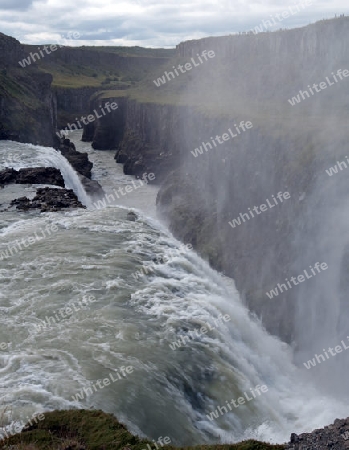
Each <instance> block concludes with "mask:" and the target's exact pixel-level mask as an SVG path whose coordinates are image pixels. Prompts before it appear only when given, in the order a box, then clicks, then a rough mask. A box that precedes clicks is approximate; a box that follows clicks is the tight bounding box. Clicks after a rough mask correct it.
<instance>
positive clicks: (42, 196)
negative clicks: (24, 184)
mask: <svg viewBox="0 0 349 450" xmlns="http://www.w3.org/2000/svg"><path fill="white" fill-rule="evenodd" d="M11 206H16V209H19V210H22V211H28V210H30V209H40V211H41V212H55V211H61V210H62V209H67V208H85V206H83V204H82V203H80V202H79V200H78V198H77V196H76V195H75V194H74V192H73V191H72V190H71V189H55V188H49V187H45V188H39V189H37V191H36V196H35V197H34V198H33V200H29V198H27V197H21V198H18V199H15V200H13V201H12V202H11Z"/></svg>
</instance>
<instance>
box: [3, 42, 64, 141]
mask: <svg viewBox="0 0 349 450" xmlns="http://www.w3.org/2000/svg"><path fill="white" fill-rule="evenodd" d="M27 56H28V55H27V54H26V52H25V51H23V48H22V46H21V44H20V43H19V42H18V41H17V40H16V39H13V38H11V37H9V36H6V35H4V34H2V33H0V67H1V68H2V69H1V70H0V139H11V140H15V141H20V142H31V143H33V144H40V145H47V146H51V145H52V144H53V133H54V131H55V127H56V120H57V117H56V116H57V114H56V100H55V96H54V94H53V93H52V91H51V82H52V76H51V75H50V74H47V73H43V72H40V71H39V70H38V69H37V68H36V67H35V64H31V65H29V66H27V67H21V66H20V65H19V61H22V60H23V59H24V58H26V57H27Z"/></svg>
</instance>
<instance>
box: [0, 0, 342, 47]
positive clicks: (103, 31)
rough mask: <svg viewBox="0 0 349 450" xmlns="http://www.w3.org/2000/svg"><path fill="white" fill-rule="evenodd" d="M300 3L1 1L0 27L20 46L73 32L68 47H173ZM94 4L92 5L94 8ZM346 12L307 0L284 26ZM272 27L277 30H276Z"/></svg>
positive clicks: (244, 27)
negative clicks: (74, 37)
mask: <svg viewBox="0 0 349 450" xmlns="http://www.w3.org/2000/svg"><path fill="white" fill-rule="evenodd" d="M300 2H301V0H290V1H286V2H285V1H284V0H219V1H218V0H191V1H189V0H121V1H120V2H115V0H99V1H98V3H96V1H95V0H85V1H84V3H83V4H81V3H76V2H72V1H71V0H1V3H0V17H1V19H0V29H1V31H2V32H3V33H5V34H9V35H11V36H14V37H16V38H17V39H19V40H20V41H21V42H23V43H27V44H43V43H47V42H49V41H56V40H57V39H58V36H62V35H63V36H66V35H67V33H68V32H69V31H71V32H72V31H77V32H79V33H80V35H81V40H80V41H75V42H72V45H96V44H98V45H141V46H148V47H174V46H175V45H176V44H178V43H179V42H181V41H183V40H188V39H197V38H201V37H204V36H210V35H212V36H214V35H215V36H217V35H224V34H230V33H234V32H239V31H248V30H250V29H251V28H253V27H255V26H256V25H258V24H259V23H260V22H261V21H262V20H266V19H268V18H270V16H271V15H275V14H277V13H280V12H282V11H285V10H286V9H287V8H288V6H293V5H294V4H298V3H300ZM96 5H97V6H96ZM335 13H337V14H342V13H345V14H349V7H348V6H347V3H344V0H334V1H330V0H318V1H317V0H313V5H311V6H308V7H307V8H306V9H304V11H302V12H301V13H299V14H297V15H294V16H292V17H291V18H288V19H285V20H283V21H282V24H280V27H283V28H288V27H295V26H301V25H307V24H308V23H311V22H315V21H316V20H319V19H322V18H330V17H333V16H334V15H335ZM276 28H278V27H276Z"/></svg>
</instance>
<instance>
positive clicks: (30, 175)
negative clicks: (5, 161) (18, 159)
mask: <svg viewBox="0 0 349 450" xmlns="http://www.w3.org/2000/svg"><path fill="white" fill-rule="evenodd" d="M11 183H14V184H51V185H53V186H60V187H64V179H63V177H62V174H61V172H60V171H59V170H58V169H56V168H54V167H29V168H25V169H20V170H18V171H17V170H15V169H11V168H7V169H5V170H2V171H1V172H0V185H2V186H4V185H6V184H11Z"/></svg>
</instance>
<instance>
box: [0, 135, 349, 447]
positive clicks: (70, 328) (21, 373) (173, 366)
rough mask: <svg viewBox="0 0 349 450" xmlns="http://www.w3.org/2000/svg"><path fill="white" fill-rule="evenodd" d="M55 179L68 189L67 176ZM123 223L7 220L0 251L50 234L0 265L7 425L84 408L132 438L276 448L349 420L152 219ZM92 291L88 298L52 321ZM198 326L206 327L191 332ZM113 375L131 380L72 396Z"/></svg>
mask: <svg viewBox="0 0 349 450" xmlns="http://www.w3.org/2000/svg"><path fill="white" fill-rule="evenodd" d="M1 145H4V144H2V143H0V150H1ZM11 145H12V144H7V146H10V147H11ZM13 145H14V146H15V147H16V146H17V145H19V144H13ZM16 148H17V147H16ZM12 151H14V150H12ZM33 152H34V153H35V152H36V155H39V156H38V158H39V157H40V158H41V161H44V162H45V164H46V163H48V162H49V161H50V164H53V163H57V164H60V158H59V157H58V159H56V158H55V157H53V155H52V152H51V150H48V151H47V149H45V150H41V148H40V147H39V148H38V147H33ZM45 158H47V160H46V159H45ZM60 168H61V167H60ZM66 176H67V179H68V178H69V177H71V183H72V185H73V184H75V182H76V180H75V178H74V176H72V175H71V173H70V169H69V171H68V175H66ZM75 187H76V186H75ZM80 199H81V198H80ZM127 213H128V209H126V208H119V207H108V208H105V209H103V210H98V211H96V210H79V211H70V212H59V213H54V214H53V213H49V214H41V215H39V214H37V215H34V216H30V217H27V216H25V217H24V216H20V217H17V216H14V213H8V214H9V215H8V225H7V226H5V227H4V228H3V229H2V233H1V234H0V248H2V246H6V244H7V243H8V242H9V240H11V241H12V240H15V239H22V238H23V237H24V236H26V235H29V234H30V233H31V232H32V231H33V230H34V229H44V228H45V227H46V226H49V225H50V224H52V223H55V224H56V225H57V227H58V231H57V232H55V233H54V234H52V235H51V236H49V237H48V238H47V239H46V240H43V241H40V242H37V243H36V244H35V245H31V246H29V247H27V248H23V250H22V251H21V252H19V253H17V254H14V255H13V256H11V258H7V259H5V260H3V261H1V267H0V274H1V295H0V311H1V314H0V343H1V342H8V343H9V347H8V348H7V349H6V350H5V351H0V379H1V383H0V402H1V404H2V405H3V406H4V407H6V406H10V407H11V410H12V411H13V415H12V419H13V420H20V419H22V418H24V417H26V416H28V415H29V414H32V413H34V412H41V411H47V410H52V409H56V408H68V407H85V408H89V407H94V408H100V409H103V410H104V411H106V412H112V413H114V414H115V415H116V416H117V417H118V418H119V419H121V420H122V421H124V422H125V423H126V424H127V425H128V426H129V427H130V429H131V430H132V431H134V432H136V433H138V434H139V433H142V434H145V435H147V436H149V437H151V438H154V439H157V438H158V437H159V436H161V435H162V436H169V437H170V438H171V440H172V442H173V443H174V444H177V445H189V444H199V443H205V442H217V441H219V440H222V441H229V442H232V441H237V440H241V439H244V438H248V437H254V438H259V439H265V440H272V441H277V442H283V441H286V440H288V438H289V435H290V433H291V432H294V431H295V432H297V433H300V432H301V431H310V430H312V429H313V428H315V427H319V426H323V425H326V424H328V423H330V422H331V421H333V419H335V418H336V417H344V416H346V415H348V414H347V407H346V405H344V404H341V403H340V402H338V401H335V400H333V399H331V398H328V397H324V396H322V395H321V394H320V393H319V392H317V391H316V389H315V388H314V387H313V386H312V383H311V380H310V379H309V378H308V373H306V371H305V370H301V369H298V368H297V367H296V366H295V365H293V364H292V350H291V348H290V347H288V346H287V345H286V344H284V343H282V342H280V341H279V340H278V339H276V338H275V337H272V336H270V335H268V333H267V332H266V331H265V330H264V329H263V327H262V326H261V324H260V323H259V322H258V321H257V320H255V319H254V318H253V317H251V315H250V314H249V312H248V310H247V309H246V308H245V306H244V305H243V304H242V302H241V299H240V297H239V294H238V292H237V291H236V288H235V286H234V283H233V282H232V280H228V279H227V278H226V277H224V276H222V275H220V274H219V273H217V272H216V271H214V270H212V269H211V268H210V267H209V265H208V264H207V263H206V262H205V261H203V260H202V259H201V258H199V257H198V256H197V255H196V254H195V253H194V252H192V251H187V250H184V249H183V246H181V244H180V243H179V242H178V241H176V240H175V239H174V238H173V237H172V235H171V234H170V233H169V232H168V231H167V230H166V229H165V228H164V226H163V225H161V224H159V223H158V222H157V221H156V220H155V219H148V218H147V217H146V216H145V215H144V214H142V213H141V212H140V211H137V214H138V219H137V220H136V221H135V222H130V221H128V220H127ZM6 217H7V216H6ZM14 217H17V219H16V220H15V221H14ZM23 217H24V218H23ZM4 220H5V221H6V220H7V219H6V218H5V219H4ZM91 295H92V296H93V297H94V298H95V302H92V303H89V304H88V305H84V306H83V307H81V308H80V309H79V310H78V311H75V310H74V313H73V314H70V315H67V314H66V317H63V318H62V317H60V316H57V313H58V311H59V310H60V309H62V308H67V307H70V308H71V309H72V310H73V309H74V305H78V304H79V302H81V300H82V298H83V297H84V296H91ZM224 315H229V317H230V320H229V321H222V316H224ZM52 317H53V318H56V320H55V321H54V320H52ZM57 317H58V318H57ZM50 318H51V319H50ZM48 319H49V320H48ZM58 319H59V320H58ZM49 322H50V324H49V325H48V323H49ZM207 323H209V324H211V325H213V326H214V325H215V324H216V326H215V327H214V329H213V330H210V331H209V332H207V333H206V334H204V333H196V334H194V332H195V331H198V330H201V327H202V326H205V325H207ZM188 336H189V339H187V340H185V342H186V344H185V345H183V346H181V348H177V349H175V350H173V349H172V348H171V344H173V343H174V342H175V341H178V340H180V339H181V340H182V338H183V339H184V338H185V337H188ZM122 366H126V367H127V366H132V367H133V369H134V370H133V372H132V373H131V374H130V375H128V376H127V377H126V378H124V379H122V380H119V381H117V382H115V383H113V384H112V385H110V386H108V387H106V388H104V389H99V390H97V391H96V392H94V393H93V395H87V396H85V398H83V399H80V401H77V400H74V399H73V396H75V395H76V394H77V393H78V392H80V390H81V389H84V388H87V387H88V386H90V385H91V383H94V382H96V381H97V380H98V379H102V378H107V377H108V376H109V374H110V373H113V374H114V375H115V373H116V371H117V370H119V369H120V368H121V367H122ZM257 385H266V386H267V387H268V392H266V393H264V394H263V395H261V396H259V397H257V398H256V399H254V400H253V401H250V402H248V403H247V404H246V405H241V406H239V407H238V408H236V409H234V410H232V411H228V412H227V413H226V414H223V415H221V416H220V417H218V418H217V419H215V420H212V421H211V420H209V418H208V417H207V415H209V414H210V412H212V411H214V410H216V408H218V406H221V407H222V406H226V402H227V401H231V400H232V399H235V400H237V399H238V398H239V397H240V396H241V395H243V393H244V392H250V389H251V388H254V387H255V386H257ZM9 420H11V418H9Z"/></svg>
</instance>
